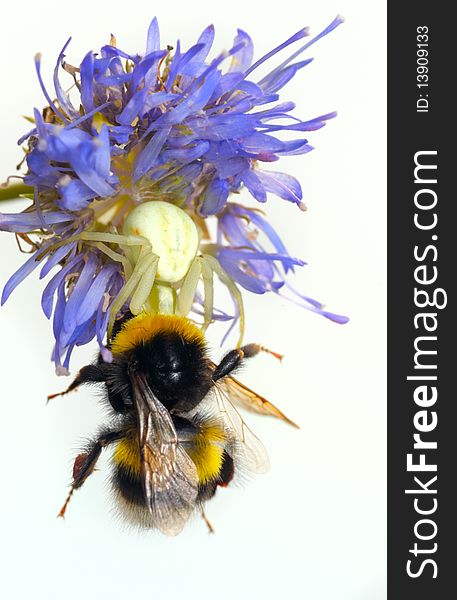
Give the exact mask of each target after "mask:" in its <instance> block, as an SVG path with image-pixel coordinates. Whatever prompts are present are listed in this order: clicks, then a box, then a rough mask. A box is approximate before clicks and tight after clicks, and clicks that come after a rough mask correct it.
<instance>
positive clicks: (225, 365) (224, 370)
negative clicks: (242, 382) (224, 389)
mask: <svg viewBox="0 0 457 600" xmlns="http://www.w3.org/2000/svg"><path fill="white" fill-rule="evenodd" d="M259 352H267V353H268V354H272V355H273V356H274V357H275V358H277V359H278V360H282V358H283V357H282V354H278V353H277V352H272V351H271V350H268V348H265V347H264V346H261V345H260V344H247V345H246V346H242V347H241V348H236V349H235V350H231V351H230V352H229V353H228V354H226V355H225V356H224V358H223V359H222V360H221V362H220V363H219V364H218V366H217V367H216V369H215V371H214V373H213V381H217V380H218V379H221V378H222V377H225V375H229V374H230V373H231V372H232V371H234V370H235V369H237V368H238V367H239V366H240V365H241V363H242V362H243V360H244V359H245V358H252V357H253V356H255V355H256V354H258V353H259Z"/></svg>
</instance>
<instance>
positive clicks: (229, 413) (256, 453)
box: [214, 383, 270, 473]
mask: <svg viewBox="0 0 457 600" xmlns="http://www.w3.org/2000/svg"><path fill="white" fill-rule="evenodd" d="M214 393H215V396H216V400H217V405H218V412H219V414H220V416H221V419H222V421H223V423H224V427H225V428H226V430H227V431H228V433H229V438H230V439H232V440H233V441H234V442H235V448H234V451H235V452H236V454H237V456H238V458H241V460H242V463H243V466H244V467H245V468H246V469H247V470H248V471H251V472H253V473H265V472H266V471H268V469H269V467H270V461H269V460H268V454H267V451H266V450H265V448H264V446H263V444H262V442H261V441H260V440H259V438H258V437H257V436H256V435H254V434H253V433H252V431H251V430H250V429H249V427H248V426H247V425H246V423H245V422H244V421H243V419H242V417H241V415H240V413H239V412H238V411H237V410H236V408H235V407H234V406H233V404H232V402H231V399H230V398H229V396H228V395H227V392H226V390H225V389H224V386H223V385H221V384H220V383H217V384H216V385H215V387H214Z"/></svg>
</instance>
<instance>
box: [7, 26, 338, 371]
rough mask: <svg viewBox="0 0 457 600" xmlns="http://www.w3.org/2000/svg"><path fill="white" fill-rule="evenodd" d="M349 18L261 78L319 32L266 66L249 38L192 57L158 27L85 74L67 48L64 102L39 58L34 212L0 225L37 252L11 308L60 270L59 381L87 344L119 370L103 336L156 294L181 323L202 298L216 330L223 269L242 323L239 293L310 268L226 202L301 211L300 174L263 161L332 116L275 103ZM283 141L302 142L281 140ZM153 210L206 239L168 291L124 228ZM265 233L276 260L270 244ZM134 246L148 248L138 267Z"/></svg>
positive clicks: (91, 57)
mask: <svg viewBox="0 0 457 600" xmlns="http://www.w3.org/2000/svg"><path fill="white" fill-rule="evenodd" d="M342 20H343V19H342V18H341V17H337V18H336V19H335V20H334V21H333V22H332V23H331V24H330V25H329V26H328V27H327V28H326V29H325V30H324V31H322V32H321V33H320V34H319V35H318V36H316V37H315V38H313V39H311V40H310V41H308V42H307V43H304V44H303V45H300V46H299V48H298V50H296V51H295V52H293V53H292V54H291V55H289V56H288V57H287V58H286V59H285V60H283V61H282V62H281V63H280V64H279V66H276V67H275V68H273V69H272V70H270V72H269V73H268V74H267V75H266V76H264V77H262V78H258V77H256V72H257V68H258V67H259V66H260V65H262V64H264V63H266V62H267V61H269V60H270V59H272V58H273V57H274V56H275V55H277V54H278V53H279V52H281V51H283V50H285V49H286V48H288V47H289V46H291V45H292V44H295V43H296V42H299V41H300V40H302V39H304V38H305V37H307V36H308V35H309V32H308V29H307V28H304V29H300V30H299V31H298V32H297V33H295V34H294V35H293V36H292V37H290V38H289V39H288V40H286V41H285V42H283V43H282V44H280V45H279V46H277V47H276V48H274V49H273V50H272V51H270V52H269V53H268V54H266V55H265V56H263V57H261V58H260V59H258V60H257V61H255V62H253V43H252V40H251V38H250V37H249V36H248V34H247V33H245V32H244V31H242V30H238V32H237V35H236V37H235V39H234V43H233V46H232V48H230V49H229V50H228V51H226V52H223V53H221V54H220V55H218V56H216V57H215V58H213V59H209V58H208V56H209V54H210V51H211V48H212V44H213V40H214V28H213V26H209V27H207V28H206V29H205V30H204V31H203V32H202V34H201V35H200V37H199V38H198V40H197V42H196V43H195V44H194V45H193V46H192V47H191V48H189V49H188V50H184V49H182V48H181V45H180V42H179V41H178V42H177V43H176V45H175V47H174V48H172V47H171V46H166V47H161V43H160V34H159V28H158V24H157V20H156V19H154V20H153V21H152V23H151V25H150V27H149V30H148V34H147V40H146V51H145V53H144V54H142V55H139V54H129V53H127V52H124V51H122V50H120V49H119V48H117V45H116V41H115V39H114V38H113V37H112V39H111V41H110V44H109V45H106V46H103V47H102V48H101V50H100V52H99V53H98V54H95V53H94V52H89V53H87V54H86V56H85V57H84V58H83V60H82V62H81V64H80V65H79V67H74V66H72V65H70V64H68V63H66V62H65V60H64V58H65V52H66V51H67V47H68V44H69V42H70V40H69V41H68V42H67V43H66V44H65V46H64V48H63V49H62V51H61V52H60V54H59V56H58V59H57V62H56V65H55V69H54V93H53V94H52V95H50V94H49V93H48V91H47V90H46V88H45V86H44V84H43V81H42V77H41V56H40V55H37V56H36V58H35V64H36V70H37V75H38V80H39V83H40V85H41V87H42V90H43V93H44V95H45V98H46V100H47V103H48V106H47V107H46V108H45V109H44V110H43V111H39V110H37V109H35V111H34V125H35V126H34V128H33V129H32V130H31V131H29V132H28V133H27V134H26V135H24V136H23V137H22V138H21V139H20V140H19V143H20V144H23V143H26V147H25V152H26V156H25V160H26V164H27V172H26V174H25V176H24V178H23V179H24V183H25V184H27V185H29V186H31V189H33V195H32V196H30V199H31V200H33V202H32V204H31V206H29V207H28V208H27V209H26V210H25V211H24V212H22V213H20V214H2V215H0V229H3V230H6V231H11V232H15V233H16V234H17V235H19V236H21V237H23V238H24V239H25V240H26V241H27V242H28V243H29V244H30V245H31V250H32V252H33V253H32V256H31V257H30V258H29V260H28V261H26V262H25V263H24V265H23V266H22V267H21V268H20V269H19V270H18V271H17V272H16V273H15V274H14V275H13V276H12V277H11V279H10V280H9V281H8V282H7V284H6V286H5V288H4V290H3V295H2V303H3V302H5V301H6V299H7V298H8V297H9V295H10V294H11V292H12V291H13V289H14V288H15V287H16V286H17V285H18V284H19V283H20V281H22V280H23V279H24V278H25V277H26V276H27V275H28V274H29V273H30V272H31V271H33V270H34V269H35V268H37V267H38V266H40V268H41V271H40V277H46V276H47V275H48V274H49V273H50V272H51V271H52V270H53V269H54V268H57V272H55V273H54V274H53V276H52V278H51V279H50V280H49V282H48V284H47V286H46V288H45V290H44V292H43V297H42V308H43V311H44V312H45V314H46V316H47V317H48V318H51V316H53V324H54V336H55V340H56V341H55V348H54V353H53V357H54V360H55V363H56V367H57V370H58V372H67V369H68V365H69V360H70V355H71V352H72V350H73V348H74V346H75V345H82V344H85V343H87V342H89V341H90V340H91V339H92V338H94V337H96V338H97V340H98V343H99V345H100V348H101V349H102V353H103V356H104V358H105V359H106V360H109V358H110V355H109V351H108V350H106V348H105V347H104V339H105V336H106V333H107V331H108V330H109V329H110V328H111V327H112V325H113V322H114V320H115V319H116V318H118V317H119V316H120V315H121V314H122V313H123V312H124V311H125V310H127V309H130V310H132V311H133V312H135V311H138V310H140V309H141V308H142V307H144V306H145V305H148V306H149V307H151V303H152V302H153V300H151V298H152V296H151V294H152V295H153V294H154V293H156V296H154V297H155V298H156V300H155V301H156V302H159V304H160V301H161V300H160V298H162V299H163V298H165V297H167V298H168V299H167V306H168V307H170V306H176V310H178V311H181V313H182V314H187V312H189V310H191V309H192V307H193V308H194V309H195V310H196V312H197V313H198V311H199V308H198V306H199V303H200V302H201V304H202V312H203V314H204V317H205V326H207V325H208V324H209V322H210V321H211V320H213V319H221V320H224V319H227V318H230V317H229V316H228V315H226V313H224V312H223V311H221V310H217V309H215V308H214V307H213V302H212V300H213V299H212V281H213V275H214V274H216V275H217V276H218V277H219V279H221V281H222V282H223V283H224V284H225V285H226V286H227V287H229V289H230V291H231V292H232V295H233V296H234V298H235V300H236V315H235V316H239V318H240V320H242V318H243V314H242V307H241V297H240V294H239V290H238V288H237V285H236V284H239V285H241V286H242V287H243V288H245V289H246V290H249V291H251V292H254V293H257V294H262V293H265V292H267V291H274V292H276V293H282V292H281V290H284V289H285V288H288V286H289V284H288V283H287V282H286V279H285V276H286V275H287V274H288V273H289V272H290V273H292V272H293V270H294V268H295V267H296V266H301V265H303V264H304V263H303V262H302V261H301V260H299V259H297V258H292V257H290V256H289V255H288V253H287V251H286V248H285V247H284V245H283V243H282V242H281V240H280V238H279V236H278V235H277V234H276V232H275V231H274V229H273V228H272V227H271V225H270V224H269V223H268V222H267V220H266V219H265V218H264V217H263V216H262V215H261V213H260V212H259V211H258V210H256V209H249V208H246V207H244V206H242V205H240V204H237V203H234V202H231V201H229V196H230V195H231V194H233V193H239V192H241V191H242V190H246V192H247V193H248V194H250V195H251V196H252V197H253V198H254V199H255V200H256V201H257V202H260V203H264V202H265V201H266V199H267V194H273V195H276V196H278V197H280V198H282V199H284V200H286V201H289V202H292V203H294V204H296V205H297V206H298V207H300V208H303V203H302V190H301V187H300V184H299V182H298V180H297V179H295V178H294V177H293V176H291V175H288V174H285V173H281V172H279V171H277V170H269V169H267V168H264V167H263V166H264V165H265V164H266V163H270V162H276V161H278V160H279V159H280V157H281V156H284V155H298V154H304V153H306V152H309V151H310V150H312V146H311V145H310V144H309V142H308V139H307V136H308V133H309V132H312V131H314V130H317V129H319V128H321V127H322V126H323V125H325V123H326V121H327V120H328V119H330V118H333V117H334V116H335V113H329V114H325V115H322V116H319V117H316V118H313V119H311V120H301V119H300V118H298V117H297V116H295V115H294V114H293V109H294V104H293V103H292V102H279V94H278V92H279V91H280V90H281V89H282V88H283V87H284V85H285V84H286V83H287V82H288V81H290V79H292V77H294V75H295V74H296V73H297V72H298V71H299V70H301V69H302V68H304V67H305V66H306V65H307V64H309V63H310V62H311V60H312V59H310V58H305V59H301V58H300V59H299V60H298V61H297V60H296V59H298V57H301V55H302V54H303V53H304V52H305V51H306V50H307V49H308V48H309V47H310V46H311V45H312V44H314V43H315V42H316V41H317V40H319V39H320V38H322V37H323V36H325V35H326V34H327V33H329V32H331V31H332V30H333V29H335V28H336V27H337V26H338V25H339V24H340V23H341V22H342ZM62 72H65V73H66V75H67V77H69V78H71V79H72V82H73V85H72V86H71V87H72V92H68V91H67V90H66V87H65V86H64V85H63V83H62V82H61V80H60V76H61V74H62ZM54 95H55V98H56V99H55V100H54V99H53V98H52V96H54ZM284 133H285V134H287V135H288V137H289V136H290V135H291V133H292V135H293V136H294V139H287V140H285V139H283V134H284ZM152 200H162V201H166V202H171V203H173V204H175V205H176V206H178V207H181V208H182V209H183V210H185V211H186V212H187V214H188V215H189V216H190V217H191V218H192V219H193V220H194V222H195V223H196V225H197V226H198V227H199V229H200V234H201V239H202V245H201V251H202V253H203V254H202V255H201V256H198V257H196V259H195V261H194V263H193V264H192V265H191V267H190V269H189V273H188V274H187V275H186V277H184V279H183V280H182V281H181V282H178V283H173V286H172V289H171V291H166V292H164V290H163V289H162V288H160V290H159V291H160V293H158V292H157V287H154V286H157V282H155V272H156V271H155V270H154V269H157V263H156V262H154V261H156V258H157V257H154V252H153V248H152V244H151V241H150V240H145V238H144V237H141V236H135V235H131V234H130V233H128V234H124V232H123V227H124V222H125V220H126V218H127V217H128V215H129V214H130V213H131V212H132V211H133V210H135V208H136V207H137V206H138V205H140V204H142V203H143V202H145V201H152ZM213 215H215V216H216V217H217V219H218V239H217V240H214V241H212V240H211V237H210V236H209V234H208V230H207V228H206V225H205V219H206V218H207V217H210V216H213ZM256 232H257V233H258V232H261V233H262V234H263V236H264V238H265V239H266V241H267V242H268V243H269V244H270V246H272V249H273V252H272V251H269V250H268V249H266V248H264V247H263V246H262V245H261V244H260V242H259V241H258V239H257V237H256V236H257V233H256ZM131 246H136V252H135V253H134V254H135V257H136V258H135V260H132V256H133V254H132V251H131ZM129 248H130V250H129ZM270 250H271V249H270ZM199 282H201V283H202V285H203V291H204V294H203V295H202V294H201V292H200V290H199V289H198V288H199V285H200V284H199ZM160 283H163V282H159V284H160ZM159 287H160V286H159ZM167 289H168V288H167ZM154 290H155V292H154ZM161 294H162V295H161ZM164 294H165V295H164ZM293 294H296V292H293ZM178 296H179V297H178ZM157 298H159V300H157ZM300 301H301V302H302V304H304V305H306V306H307V308H310V309H311V310H314V311H315V312H320V313H321V314H324V315H325V316H328V317H330V318H334V317H335V320H338V318H337V317H336V316H335V315H331V313H326V312H325V311H324V310H323V309H322V306H321V305H320V303H317V302H315V301H313V300H310V299H306V298H305V297H303V296H300ZM148 303H149V304H148ZM157 306H158V305H157ZM157 306H156V308H157ZM173 310H174V309H173Z"/></svg>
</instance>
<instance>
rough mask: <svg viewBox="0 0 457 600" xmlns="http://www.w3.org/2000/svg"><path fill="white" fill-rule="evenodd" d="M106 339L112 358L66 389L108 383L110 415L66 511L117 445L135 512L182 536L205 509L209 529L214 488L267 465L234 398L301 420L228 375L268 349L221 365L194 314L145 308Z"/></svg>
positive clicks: (82, 461)
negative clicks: (103, 454)
mask: <svg viewBox="0 0 457 600" xmlns="http://www.w3.org/2000/svg"><path fill="white" fill-rule="evenodd" d="M109 348H110V350H111V352H112V357H113V358H112V362H104V361H103V359H102V357H101V356H99V357H98V360H97V361H96V363H94V364H90V365H87V366H85V367H83V368H82V369H81V370H80V371H79V373H78V374H77V376H76V378H75V379H74V381H73V382H72V383H71V385H70V386H69V387H68V389H67V390H66V391H65V392H63V393H64V394H65V393H67V392H70V391H72V390H74V389H76V388H77V387H78V386H80V385H82V384H96V385H101V386H103V388H104V400H105V402H106V403H107V405H108V407H109V410H110V412H111V414H112V419H111V422H110V425H109V426H107V427H105V428H104V429H102V430H101V431H100V432H99V434H98V436H97V437H96V438H95V439H93V440H92V441H91V442H90V443H89V444H88V446H87V447H86V449H85V450H84V451H83V452H81V453H80V454H79V455H78V456H77V457H76V460H75V462H74V467H73V481H72V484H71V487H70V491H69V494H68V496H67V499H66V501H65V503H64V505H63V507H62V509H61V511H60V513H59V516H64V514H65V511H66V509H67V505H68V502H69V500H70V498H71V496H72V495H73V492H74V491H75V490H77V489H78V488H80V487H81V486H82V485H83V484H84V482H85V481H86V479H87V478H88V477H89V475H90V474H91V473H92V472H93V471H94V469H95V466H96V463H97V460H98V458H99V457H100V455H101V452H102V450H103V448H106V447H107V446H114V451H113V454H112V463H113V468H112V476H111V484H112V489H113V491H114V495H115V497H116V499H117V504H118V507H119V509H120V513H121V514H122V515H123V516H125V517H126V518H127V520H128V521H130V522H131V523H132V524H135V525H138V526H139V527H143V528H157V529H159V530H160V531H161V532H163V533H165V534H167V535H176V534H178V533H179V532H180V531H181V530H182V529H183V527H184V525H185V524H186V522H187V521H188V519H189V517H190V516H191V515H192V513H194V512H195V511H196V510H200V512H201V514H202V516H203V517H204V519H205V521H206V522H207V524H208V527H209V528H210V530H211V529H212V528H211V525H210V524H209V521H208V520H207V519H206V516H205V513H204V508H203V506H204V503H205V502H206V501H207V500H209V499H211V498H212V497H213V496H214V494H215V493H216V490H217V488H218V487H219V486H227V485H228V484H229V483H230V482H231V481H232V479H233V477H234V475H235V473H236V472H238V471H241V472H242V471H243V470H245V471H250V472H256V473H258V472H263V471H265V470H267V468H268V457H267V454H266V452H265V449H264V447H263V445H262V444H261V442H260V441H259V440H258V438H257V437H256V436H255V435H254V434H253V433H252V432H251V431H250V430H249V428H248V427H247V425H246V424H245V423H244V421H243V419H242V418H241V416H240V415H239V413H238V411H237V410H236V408H235V406H234V405H233V404H232V402H233V403H235V404H238V405H241V406H244V407H245V408H247V409H248V410H252V411H255V412H259V413H263V414H270V415H274V416H276V417H279V418H281V419H283V420H285V421H288V422H289V423H291V424H292V425H294V423H293V422H291V421H290V420H289V419H287V417H285V415H284V414H283V413H282V412H281V411H280V410H279V409H277V408H276V407H275V406H273V405H272V404H271V403H270V402H268V401H267V400H266V399H265V398H262V397H261V396H259V395H258V394H256V393H255V392H253V391H252V390H250V389H249V388H247V387H245V386H244V385H243V384H241V383H240V382H239V381H237V380H236V379H234V378H233V376H232V375H231V374H233V373H234V372H235V371H236V369H237V368H239V367H240V366H241V364H242V363H243V362H244V361H245V360H246V359H247V358H250V357H253V356H255V355H256V354H257V353H258V352H260V351H262V350H264V351H267V352H270V351H268V350H266V349H265V348H263V347H262V346H259V345H257V344H249V345H246V346H243V347H242V348H238V349H236V350H232V351H231V352H229V353H228V354H227V355H226V356H225V357H224V358H223V359H222V360H221V362H220V363H219V364H218V365H216V364H214V363H213V362H212V361H211V360H210V359H209V358H208V348H207V345H206V342H205V339H204V336H203V334H202V332H201V331H200V329H199V328H198V327H197V326H196V325H194V324H193V323H192V322H191V321H190V320H189V319H187V318H185V317H178V316H172V315H151V314H146V313H142V314H140V315H137V316H132V315H129V316H128V317H127V318H125V319H124V320H123V322H121V323H120V324H119V325H117V326H116V329H115V330H114V331H113V335H112V339H111V343H110V344H109ZM272 354H274V353H272ZM276 356H279V355H276ZM57 395H61V394H54V395H53V396H50V398H53V397H55V396H57Z"/></svg>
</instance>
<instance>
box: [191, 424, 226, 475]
mask: <svg viewBox="0 0 457 600" xmlns="http://www.w3.org/2000/svg"><path fill="white" fill-rule="evenodd" d="M200 427H201V431H200V433H199V434H198V435H196V436H195V438H194V440H193V443H194V445H193V446H192V447H191V448H189V449H188V450H187V453H188V454H189V456H190V458H191V459H192V461H193V462H194V464H195V466H196V468H197V475H198V481H199V483H201V484H203V483H208V482H209V481H214V480H215V479H217V477H218V475H219V473H220V471H221V467H222V461H223V455H224V448H223V442H224V441H225V435H224V431H223V430H222V429H221V428H220V427H218V426H217V425H212V424H210V425H205V424H203V425H201V426H200Z"/></svg>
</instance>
